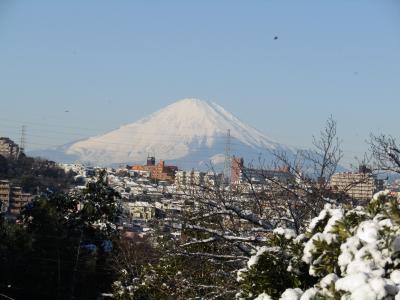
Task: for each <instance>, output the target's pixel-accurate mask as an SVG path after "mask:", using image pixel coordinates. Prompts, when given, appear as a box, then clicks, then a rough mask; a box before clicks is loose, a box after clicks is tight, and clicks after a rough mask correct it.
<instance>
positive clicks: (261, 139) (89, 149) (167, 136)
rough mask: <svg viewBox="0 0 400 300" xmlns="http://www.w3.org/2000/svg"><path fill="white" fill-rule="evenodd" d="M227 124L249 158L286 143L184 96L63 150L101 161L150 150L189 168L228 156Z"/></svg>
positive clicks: (236, 146)
mask: <svg viewBox="0 0 400 300" xmlns="http://www.w3.org/2000/svg"><path fill="white" fill-rule="evenodd" d="M228 130H230V136H231V144H232V147H231V148H232V154H234V155H237V156H244V157H246V158H249V159H251V158H256V157H258V155H259V154H260V153H261V152H263V151H265V150H267V149H269V150H271V149H283V148H285V149H287V147H285V146H283V145H280V144H278V143H276V142H274V141H272V140H271V139H269V138H267V137H266V136H265V135H264V134H262V133H261V132H259V131H258V130H256V129H254V128H253V127H251V126H249V125H247V124H245V123H243V122H242V121H240V120H239V119H238V118H237V117H235V116H234V115H233V114H231V113H230V112H228V111H226V110H225V109H224V108H222V107H221V106H219V105H218V104H216V103H214V102H209V101H204V100H200V99H196V98H185V99H182V100H179V101H177V102H174V103H172V104H170V105H168V106H166V107H164V108H162V109H160V110H159V111H157V112H155V113H153V114H151V115H149V116H147V117H145V118H143V119H141V120H139V121H137V122H134V123H131V124H128V125H124V126H122V127H120V128H119V129H117V130H114V131H111V132H109V133H106V134H104V135H100V136H96V137H92V138H89V139H86V140H82V141H79V142H76V143H73V144H72V145H70V146H68V147H65V148H66V150H65V148H64V149H63V151H65V152H64V153H65V154H67V155H70V156H71V157H74V158H78V159H79V160H82V161H90V162H92V163H95V164H99V165H110V164H114V163H132V162H141V161H144V160H145V158H146V156H147V155H148V154H149V153H151V154H154V155H156V157H157V158H159V159H164V160H173V161H175V162H177V163H178V165H180V166H183V167H190V168H191V167H198V163H201V162H203V163H207V162H209V161H210V160H213V158H216V157H217V158H221V157H224V155H223V154H224V151H225V145H226V140H227V131H228ZM214 162H216V161H214ZM217 163H221V161H218V162H217Z"/></svg>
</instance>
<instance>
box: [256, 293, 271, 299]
mask: <svg viewBox="0 0 400 300" xmlns="http://www.w3.org/2000/svg"><path fill="white" fill-rule="evenodd" d="M254 300H272V298H271V297H270V296H269V295H267V294H266V293H262V294H260V295H258V297H257V298H254Z"/></svg>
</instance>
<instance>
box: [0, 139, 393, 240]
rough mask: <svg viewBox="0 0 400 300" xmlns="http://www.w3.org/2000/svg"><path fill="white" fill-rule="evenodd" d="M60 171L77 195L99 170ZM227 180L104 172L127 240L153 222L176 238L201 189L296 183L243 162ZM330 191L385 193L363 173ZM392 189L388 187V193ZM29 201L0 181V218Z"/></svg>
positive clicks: (170, 169) (339, 178)
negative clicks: (117, 198) (69, 175)
mask: <svg viewBox="0 0 400 300" xmlns="http://www.w3.org/2000/svg"><path fill="white" fill-rule="evenodd" d="M18 153H19V148H18V145H16V144H15V143H13V142H12V141H11V140H9V139H6V138H1V139H0V155H2V156H5V157H16V156H17V155H18ZM61 166H62V167H63V168H64V170H65V171H73V172H74V173H75V174H76V176H75V183H76V186H75V187H74V188H76V189H83V188H85V186H86V183H87V182H88V181H91V180H95V178H96V176H97V175H98V173H99V172H100V171H101V170H103V169H100V168H93V167H87V166H83V165H81V164H62V165H61ZM229 171H230V172H229V175H228V176H226V175H224V174H223V173H215V172H201V171H195V170H190V171H185V170H179V169H178V167H177V166H169V165H166V163H165V161H163V160H160V161H159V162H158V163H156V159H155V157H148V158H147V161H146V164H144V165H133V166H126V167H124V168H119V169H113V168H108V169H106V172H107V180H108V184H109V185H110V186H111V187H112V188H114V189H115V190H116V191H117V192H119V194H120V195H121V207H122V209H123V212H124V213H123V218H122V221H121V224H119V225H120V226H122V228H123V229H124V231H125V232H126V233H127V234H128V235H136V234H138V235H146V234H149V233H151V232H152V228H153V227H152V226H151V223H152V222H158V223H159V222H160V220H162V222H163V224H165V227H166V228H168V230H169V231H170V233H171V234H173V235H179V232H180V230H179V229H180V224H179V222H178V221H177V220H178V217H179V216H180V215H181V214H182V212H183V211H184V210H185V209H187V201H188V199H189V197H188V195H187V193H188V191H189V192H190V191H191V190H192V191H193V190H196V189H197V190H198V189H201V188H209V189H229V190H232V191H240V193H242V195H246V193H249V192H250V191H251V192H254V191H256V192H260V191H263V190H265V189H267V188H270V186H271V184H270V183H271V182H274V183H277V182H278V183H280V184H281V185H283V186H285V185H290V184H291V183H293V182H296V180H298V178H296V177H295V176H294V175H293V172H290V170H289V168H285V167H283V168H278V169H274V170H265V169H254V168H249V167H245V165H244V160H243V159H242V158H236V157H233V158H232V159H231V168H230V170H229ZM329 185H330V187H331V189H332V190H333V191H340V192H343V193H345V194H346V195H348V196H349V197H351V198H353V199H355V200H358V201H363V200H369V199H370V198H371V197H372V195H373V194H374V193H375V192H376V191H378V190H382V189H383V188H384V186H383V181H382V180H378V178H377V177H376V176H375V175H374V174H373V173H372V172H371V170H368V169H367V168H365V167H362V168H360V170H359V171H358V172H344V173H337V174H335V175H334V176H333V177H332V178H331V181H330V182H329ZM392 188H393V187H392ZM33 197H34V196H32V195H30V194H27V193H24V192H23V190H22V188H21V187H16V186H13V185H12V184H11V183H10V182H8V181H7V180H1V181H0V203H1V211H0V212H1V213H2V214H8V215H12V216H18V214H19V213H20V211H21V208H22V207H24V206H25V205H26V204H27V203H29V202H30V201H31V200H32V198H33Z"/></svg>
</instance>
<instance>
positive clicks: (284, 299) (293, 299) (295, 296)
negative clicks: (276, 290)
mask: <svg viewBox="0 0 400 300" xmlns="http://www.w3.org/2000/svg"><path fill="white" fill-rule="evenodd" d="M302 294H303V291H302V290H301V289H299V288H297V289H287V290H286V291H284V292H283V294H282V296H281V298H279V300H299V299H300V297H301V295H302Z"/></svg>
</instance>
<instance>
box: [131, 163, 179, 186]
mask: <svg viewBox="0 0 400 300" xmlns="http://www.w3.org/2000/svg"><path fill="white" fill-rule="evenodd" d="M131 169H132V170H133V171H137V172H149V173H150V178H152V179H158V180H167V181H173V180H174V179H175V173H176V171H178V167H177V166H166V165H165V162H164V161H163V160H160V162H159V163H158V164H156V159H155V157H148V158H147V164H146V165H135V166H132V167H131Z"/></svg>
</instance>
